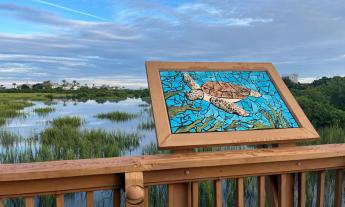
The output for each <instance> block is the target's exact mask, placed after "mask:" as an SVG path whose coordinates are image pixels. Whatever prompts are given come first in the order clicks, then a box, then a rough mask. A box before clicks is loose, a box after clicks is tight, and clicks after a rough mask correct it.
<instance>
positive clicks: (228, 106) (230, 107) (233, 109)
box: [210, 97, 249, 116]
mask: <svg viewBox="0 0 345 207" xmlns="http://www.w3.org/2000/svg"><path fill="white" fill-rule="evenodd" d="M210 102H211V103H212V104H213V105H215V106H216V107H218V108H220V109H222V110H224V111H226V112H229V113H236V114H238V115H239V116H248V115H249V113H248V112H246V111H245V110H244V109H242V108H241V107H239V106H237V105H236V104H235V103H233V102H230V101H226V100H225V99H221V98H217V97H212V98H210Z"/></svg>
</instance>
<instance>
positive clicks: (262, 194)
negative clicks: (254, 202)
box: [258, 176, 266, 207]
mask: <svg viewBox="0 0 345 207" xmlns="http://www.w3.org/2000/svg"><path fill="white" fill-rule="evenodd" d="M258 181H259V182H258V185H259V186H258V203H259V207H265V206H266V189H265V188H266V179H265V176H259V177H258Z"/></svg>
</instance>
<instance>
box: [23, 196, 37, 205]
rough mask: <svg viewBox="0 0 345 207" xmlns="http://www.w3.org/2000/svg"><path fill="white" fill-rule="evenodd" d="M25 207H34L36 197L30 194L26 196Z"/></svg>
mask: <svg viewBox="0 0 345 207" xmlns="http://www.w3.org/2000/svg"><path fill="white" fill-rule="evenodd" d="M24 200H25V207H34V205H35V204H34V197H32V196H30V197H25V198H24Z"/></svg>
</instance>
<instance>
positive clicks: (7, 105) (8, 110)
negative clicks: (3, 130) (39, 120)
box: [0, 100, 33, 126]
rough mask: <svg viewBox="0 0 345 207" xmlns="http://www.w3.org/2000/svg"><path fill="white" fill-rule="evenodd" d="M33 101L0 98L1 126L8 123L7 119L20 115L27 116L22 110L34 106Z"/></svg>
mask: <svg viewBox="0 0 345 207" xmlns="http://www.w3.org/2000/svg"><path fill="white" fill-rule="evenodd" d="M32 105H33V103H31V102H26V101H9V100H0V126H2V125H4V124H6V120H7V119H10V118H15V117H19V116H23V117H24V116H25V114H24V113H23V112H21V110H23V109H24V108H26V107H29V106H32Z"/></svg>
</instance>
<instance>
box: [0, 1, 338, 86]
mask: <svg viewBox="0 0 345 207" xmlns="http://www.w3.org/2000/svg"><path fill="white" fill-rule="evenodd" d="M344 11H345V1H343V0H332V1H331V0H250V1H249V0H196V1H187V0H140V1H139V0H12V1H9V0H0V84H10V83H12V82H17V83H25V82H27V83H33V82H37V81H43V80H52V81H55V82H61V80H63V79H65V80H77V81H79V82H81V83H94V84H103V83H104V84H110V85H121V86H125V87H128V88H141V87H147V81H146V74H145V65H144V64H145V61H147V60H160V61H226V62H272V63H273V64H274V65H275V67H276V68H277V69H278V71H279V73H280V74H291V73H297V74H299V76H300V78H301V81H310V80H313V79H315V78H319V77H323V76H335V75H339V76H344V75H345V12H344Z"/></svg>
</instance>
